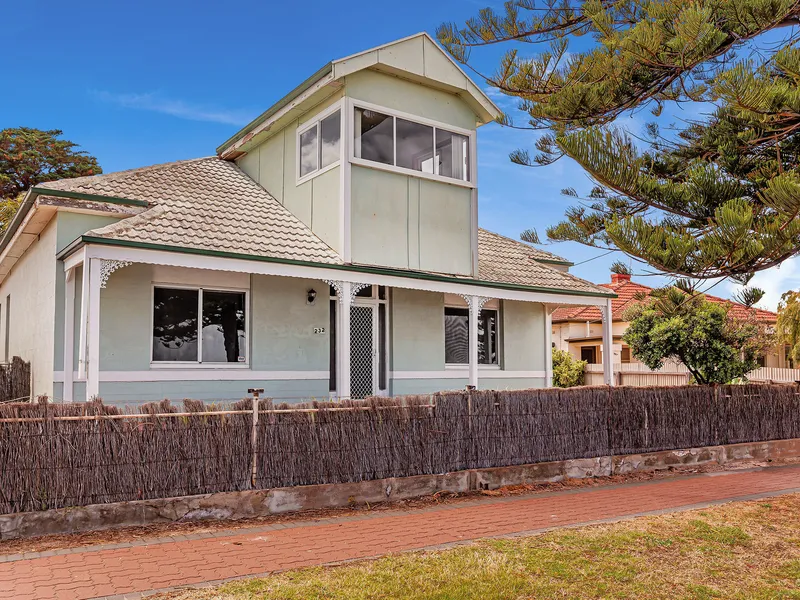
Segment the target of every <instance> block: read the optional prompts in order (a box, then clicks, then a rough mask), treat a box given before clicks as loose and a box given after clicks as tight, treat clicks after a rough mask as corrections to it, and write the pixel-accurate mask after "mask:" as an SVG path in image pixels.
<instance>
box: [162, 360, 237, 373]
mask: <svg viewBox="0 0 800 600" xmlns="http://www.w3.org/2000/svg"><path fill="white" fill-rule="evenodd" d="M249 368H250V364H249V363H195V362H191V363H185V362H169V363H166V362H164V363H162V362H151V363H150V369H151V370H154V371H158V370H161V369H164V370H169V369H205V370H220V369H223V370H224V369H249Z"/></svg>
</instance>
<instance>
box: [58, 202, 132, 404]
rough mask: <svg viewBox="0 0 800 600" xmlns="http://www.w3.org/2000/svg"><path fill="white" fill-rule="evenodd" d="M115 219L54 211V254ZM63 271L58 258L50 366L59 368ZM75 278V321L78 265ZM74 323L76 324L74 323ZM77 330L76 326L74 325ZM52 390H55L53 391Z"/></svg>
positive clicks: (77, 316)
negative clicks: (51, 363)
mask: <svg viewBox="0 0 800 600" xmlns="http://www.w3.org/2000/svg"><path fill="white" fill-rule="evenodd" d="M117 221H119V217H106V216H102V215H86V214H82V213H73V212H66V211H59V212H58V213H57V214H56V231H57V233H56V254H58V253H59V252H61V251H62V250H63V249H64V248H66V247H67V246H69V245H70V244H71V243H72V242H74V241H75V240H76V239H77V238H78V237H80V236H81V235H83V234H84V233H86V232H87V231H90V230H92V229H98V228H100V227H105V226H106V225H110V224H111V223H116V222H117ZM65 277H66V276H65V273H64V263H63V262H62V261H57V262H56V295H55V330H54V332H55V338H54V341H55V347H54V348H53V368H54V369H55V370H57V371H60V370H62V369H63V368H64V291H65V285H66V283H65V281H66V280H65ZM75 277H76V282H75V287H76V291H75V296H76V299H75V311H76V312H75V323H76V324H77V323H79V322H80V304H81V277H82V269H81V268H80V267H79V268H78V269H77V270H76V274H75ZM76 326H77V325H76ZM76 331H77V329H76ZM79 345H80V343H79V341H78V339H77V337H76V338H75V350H74V357H75V364H74V365H73V368H77V366H78V347H79ZM54 393H55V392H54Z"/></svg>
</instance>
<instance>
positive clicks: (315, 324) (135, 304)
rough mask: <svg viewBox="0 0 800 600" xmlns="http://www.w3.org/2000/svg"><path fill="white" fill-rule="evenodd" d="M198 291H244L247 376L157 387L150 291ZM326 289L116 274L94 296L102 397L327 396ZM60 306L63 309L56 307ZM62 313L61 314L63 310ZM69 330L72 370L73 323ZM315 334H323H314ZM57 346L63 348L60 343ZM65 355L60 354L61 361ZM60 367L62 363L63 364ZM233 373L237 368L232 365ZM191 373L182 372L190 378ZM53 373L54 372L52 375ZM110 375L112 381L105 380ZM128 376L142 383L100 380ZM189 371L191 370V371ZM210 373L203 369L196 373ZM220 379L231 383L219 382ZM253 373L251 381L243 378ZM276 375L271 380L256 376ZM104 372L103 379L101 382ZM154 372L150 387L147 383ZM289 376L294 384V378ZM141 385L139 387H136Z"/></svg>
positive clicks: (199, 274) (79, 387) (132, 270)
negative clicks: (253, 391) (312, 297)
mask: <svg viewBox="0 0 800 600" xmlns="http://www.w3.org/2000/svg"><path fill="white" fill-rule="evenodd" d="M77 277H78V279H77V282H76V284H77V285H76V288H77V289H76V296H77V298H76V316H77V315H80V283H81V281H80V273H78V274H77ZM154 283H158V284H163V285H170V284H173V285H188V286H200V287H206V288H208V289H214V288H215V287H218V288H223V289H225V288H235V289H249V307H248V310H249V314H250V317H249V321H248V327H249V330H248V346H249V347H248V356H249V360H250V368H249V369H245V370H242V369H237V370H235V371H232V370H231V369H222V370H221V371H220V372H219V379H218V380H213V381H203V380H199V378H192V377H191V376H189V377H187V378H186V380H181V381H163V380H159V379H164V374H165V372H166V371H165V369H164V368H159V367H158V366H151V364H150V357H151V336H152V333H151V323H152V286H153V284H154ZM312 288H313V289H315V290H317V291H318V292H320V294H319V296H318V299H317V301H316V302H315V303H314V304H312V305H309V304H307V302H306V296H307V291H308V290H309V289H312ZM326 292H327V286H326V285H325V284H324V283H322V282H319V281H313V280H306V279H294V278H288V277H271V276H262V275H253V276H252V277H251V276H249V275H247V274H240V273H221V272H216V271H203V270H199V269H177V268H172V267H162V266H153V265H143V264H134V265H130V266H128V267H125V268H122V269H120V270H118V271H115V272H114V273H113V274H112V275H111V277H110V278H109V280H108V285H107V287H106V289H103V290H102V291H101V295H100V327H101V332H100V379H101V381H100V395H101V397H102V398H103V399H104V400H106V401H108V402H114V403H135V402H143V401H152V400H160V399H163V398H171V399H177V400H181V399H183V398H196V399H200V400H208V401H222V400H235V399H239V398H242V397H245V396H246V395H247V389H248V388H254V387H255V388H264V389H265V390H266V394H268V395H270V396H272V397H274V398H275V399H276V400H285V401H290V402H291V401H299V400H300V399H308V398H327V396H328V377H327V371H328V365H329V361H328V349H329V344H330V341H329V338H328V331H327V329H328V323H329V315H328V310H329V308H328V307H329V305H328V302H326V301H324V300H320V298H324V297H325V293H326ZM62 307H63V304H62ZM62 313H63V308H62ZM79 320H80V319H79V318H76V331H75V356H76V360H75V364H74V365H73V368H74V369H75V368H77V354H78V351H77V348H78V345H79V343H78V338H79V330H78V326H77V324H78V322H79ZM315 328H325V331H326V332H325V333H324V334H315V333H314V329H315ZM62 346H63V343H62ZM61 356H63V352H62V351H59V357H61ZM62 360H63V359H62ZM237 367H238V365H237ZM191 368H192V367H188V368H186V369H182V371H184V372H185V371H190V369H191ZM51 371H52V369H51ZM296 371H300V372H314V373H320V372H322V373H324V375H322V376H319V375H313V377H311V378H303V379H295V378H292V379H285V378H284V379H281V374H280V373H278V372H296ZM108 372H112V375H108ZM125 372H129V373H133V374H132V375H131V378H135V379H140V380H141V381H130V382H124V381H104V380H103V379H104V378H107V377H109V376H113V377H117V375H114V374H113V373H121V375H120V377H121V378H124V377H126V376H125V375H124V373H125ZM190 372H191V371H190ZM195 372H198V373H200V372H203V373H206V374H207V373H208V370H207V369H201V370H200V371H195ZM225 372H228V373H231V372H234V373H235V376H236V377H235V379H228V380H226V379H225ZM248 372H252V373H253V376H252V378H248V377H247V374H246V373H248ZM260 372H261V373H263V372H276V375H274V376H273V375H270V377H269V378H267V379H263V378H259V375H258V373H260ZM104 373H106V375H104ZM148 373H152V380H146V379H147V376H148V375H147V374H148ZM293 377H298V375H297V374H293ZM142 379H144V380H142ZM74 389H75V399H76V400H82V399H84V397H85V392H84V390H85V384H84V383H83V382H76V383H75V388H74Z"/></svg>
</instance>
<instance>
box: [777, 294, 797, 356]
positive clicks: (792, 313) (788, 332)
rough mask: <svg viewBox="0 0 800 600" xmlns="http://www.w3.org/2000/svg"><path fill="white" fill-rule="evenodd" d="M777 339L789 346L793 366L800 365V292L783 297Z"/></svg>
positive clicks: (779, 307) (779, 309)
mask: <svg viewBox="0 0 800 600" xmlns="http://www.w3.org/2000/svg"><path fill="white" fill-rule="evenodd" d="M775 337H776V338H777V339H778V341H779V342H780V343H781V344H786V345H787V346H789V357H790V358H791V361H792V364H793V365H797V364H800V292H793V291H789V292H786V293H785V294H783V296H781V301H780V304H778V322H777V323H776V325H775Z"/></svg>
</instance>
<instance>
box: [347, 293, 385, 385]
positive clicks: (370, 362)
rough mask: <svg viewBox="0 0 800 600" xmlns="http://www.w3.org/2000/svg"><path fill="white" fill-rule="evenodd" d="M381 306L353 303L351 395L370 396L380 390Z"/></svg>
mask: <svg viewBox="0 0 800 600" xmlns="http://www.w3.org/2000/svg"><path fill="white" fill-rule="evenodd" d="M376 309H377V306H376V305H375V304H374V303H369V304H367V303H364V304H360V303H358V301H356V303H354V304H353V305H352V306H351V307H350V397H351V398H366V397H367V396H373V395H376V394H377V393H378V389H377V385H376V384H377V379H378V378H377V373H378V351H377V348H378V339H377V335H376V334H377V329H378V327H377V320H378V318H377V310H376Z"/></svg>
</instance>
